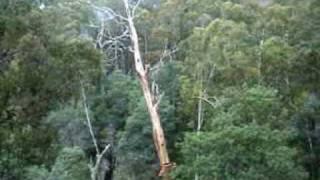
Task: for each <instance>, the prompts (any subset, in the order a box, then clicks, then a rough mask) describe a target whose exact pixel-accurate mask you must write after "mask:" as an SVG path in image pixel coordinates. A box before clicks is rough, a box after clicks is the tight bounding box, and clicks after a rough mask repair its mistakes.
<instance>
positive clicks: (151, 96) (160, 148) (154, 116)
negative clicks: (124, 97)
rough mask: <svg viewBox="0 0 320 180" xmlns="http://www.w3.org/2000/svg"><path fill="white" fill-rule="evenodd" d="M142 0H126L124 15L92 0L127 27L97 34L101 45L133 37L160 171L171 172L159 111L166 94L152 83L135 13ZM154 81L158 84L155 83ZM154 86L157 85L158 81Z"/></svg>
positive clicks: (115, 20)
mask: <svg viewBox="0 0 320 180" xmlns="http://www.w3.org/2000/svg"><path fill="white" fill-rule="evenodd" d="M140 2H141V0H138V1H137V2H136V3H134V4H131V3H129V2H128V0H123V4H124V9H125V15H124V16H123V15H121V14H118V13H116V12H115V11H114V10H112V9H111V8H108V7H96V6H95V5H93V4H92V3H90V5H91V6H92V7H93V8H95V9H97V10H99V11H100V12H103V13H105V14H106V16H108V17H110V18H108V19H112V20H113V21H114V22H116V23H117V24H119V25H122V26H123V27H124V28H123V29H124V31H123V33H122V34H121V35H119V36H116V37H110V35H108V34H106V33H108V32H106V31H105V29H102V30H100V33H99V36H98V38H97V40H98V44H99V45H100V46H102V47H114V46H112V45H113V44H115V43H116V44H121V42H122V41H124V40H129V41H130V42H131V46H129V47H128V49H126V50H129V51H131V52H132V53H133V58H134V67H135V71H136V72H137V74H138V80H139V82H140V86H141V89H142V92H143V96H144V99H145V102H146V105H147V108H148V112H149V115H150V120H151V123H152V129H153V141H154V145H155V148H156V151H157V155H158V158H159V161H160V171H159V173H158V175H159V176H167V175H168V172H169V171H170V170H171V169H172V167H173V166H174V163H172V162H171V161H170V159H169V155H168V151H167V147H166V140H165V136H164V131H163V128H162V126H161V121H160V114H159V111H158V108H159V103H160V101H161V97H162V95H160V93H158V89H157V88H156V91H152V90H151V87H150V86H151V84H152V83H150V79H149V67H148V65H145V64H144V62H143V60H142V56H141V51H140V45H139V38H138V33H137V29H136V27H135V24H134V18H135V13H136V10H137V9H138V6H139V4H140ZM101 27H102V28H104V27H105V25H104V24H102V25H101ZM103 36H106V38H102V37H103ZM116 48H117V47H116ZM115 51H117V49H115ZM175 51H176V49H175V50H174V51H167V50H166V51H165V52H164V53H163V55H162V57H161V58H160V61H162V60H163V58H164V57H165V56H168V57H170V58H171V55H172V54H173V53H174V52H175ZM115 59H117V57H116V56H115ZM153 84H154V85H155V83H153ZM154 87H156V85H155V86H154Z"/></svg>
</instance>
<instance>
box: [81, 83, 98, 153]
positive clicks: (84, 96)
mask: <svg viewBox="0 0 320 180" xmlns="http://www.w3.org/2000/svg"><path fill="white" fill-rule="evenodd" d="M80 86H81V92H82V101H83V106H84V110H85V114H86V119H87V126H88V127H89V131H90V135H91V138H92V142H93V144H94V146H95V148H96V151H97V153H98V154H100V151H99V148H98V143H97V139H96V137H95V135H94V133H93V129H92V124H91V119H90V115H89V108H88V105H87V97H86V93H85V90H84V86H83V83H82V81H81V80H80Z"/></svg>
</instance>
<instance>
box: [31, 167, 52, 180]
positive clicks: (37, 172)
mask: <svg viewBox="0 0 320 180" xmlns="http://www.w3.org/2000/svg"><path fill="white" fill-rule="evenodd" d="M48 177H49V172H48V170H47V169H46V168H45V167H43V166H40V167H38V166H31V167H28V168H26V173H25V179H26V180H47V178H48Z"/></svg>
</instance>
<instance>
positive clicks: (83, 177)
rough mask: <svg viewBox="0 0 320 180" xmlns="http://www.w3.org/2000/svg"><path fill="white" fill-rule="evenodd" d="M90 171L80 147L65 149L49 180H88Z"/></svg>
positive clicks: (57, 160) (58, 158)
mask: <svg viewBox="0 0 320 180" xmlns="http://www.w3.org/2000/svg"><path fill="white" fill-rule="evenodd" d="M89 178H90V170H89V167H88V162H87V159H86V157H85V154H84V152H83V151H82V150H81V149H80V148H79V147H73V148H64V149H62V150H61V152H60V153H59V155H58V157H57V159H56V162H55V164H54V165H53V167H52V170H51V172H50V175H49V177H48V180H56V179H57V180H58V179H59V180H88V179H89Z"/></svg>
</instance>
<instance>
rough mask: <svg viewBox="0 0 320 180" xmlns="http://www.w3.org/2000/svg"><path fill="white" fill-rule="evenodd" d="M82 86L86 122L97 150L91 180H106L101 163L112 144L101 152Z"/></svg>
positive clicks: (90, 165) (91, 168) (90, 166)
mask: <svg viewBox="0 0 320 180" xmlns="http://www.w3.org/2000/svg"><path fill="white" fill-rule="evenodd" d="M80 86H81V94H82V102H83V107H84V112H85V115H86V120H87V126H88V129H89V132H90V136H91V139H92V142H93V145H94V147H95V149H96V159H95V161H93V160H91V162H90V164H89V168H90V174H91V180H104V176H100V174H103V173H101V172H100V169H101V161H102V159H103V156H104V155H105V154H106V153H107V152H108V150H109V148H110V144H107V145H106V146H105V147H104V149H103V150H102V151H100V149H99V146H98V143H97V139H96V137H95V135H94V132H93V128H92V123H91V119H90V114H89V108H88V104H87V96H86V92H85V89H84V86H83V83H82V81H80Z"/></svg>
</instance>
